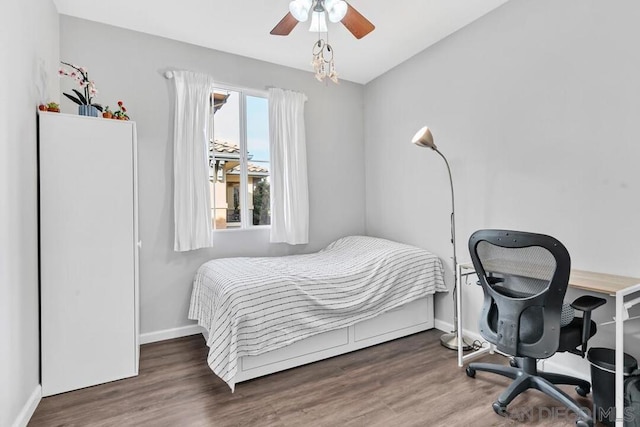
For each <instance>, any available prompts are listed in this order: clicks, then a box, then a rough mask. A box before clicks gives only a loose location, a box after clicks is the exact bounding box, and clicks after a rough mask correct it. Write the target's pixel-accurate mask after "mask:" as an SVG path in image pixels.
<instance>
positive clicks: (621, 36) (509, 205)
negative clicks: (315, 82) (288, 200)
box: [365, 0, 640, 357]
mask: <svg viewBox="0 0 640 427" xmlns="http://www.w3.org/2000/svg"><path fill="white" fill-rule="evenodd" d="M639 21H640V3H638V2H637V1H636V0H616V1H611V2H603V1H600V0H562V1H557V0H536V1H528V0H511V1H510V2H508V3H506V4H505V5H504V6H502V7H500V8H498V9H497V10H495V11H494V12H492V13H490V14H488V15H486V16H484V17H483V18H481V19H479V20H478V21H476V22H474V23H473V24H471V25H470V26H468V27H466V28H463V29H462V30H460V31H458V32H457V33H455V34H453V35H452V36H450V37H448V38H447V39H445V40H443V41H441V42H440V43H438V44H436V45H435V46H433V47H431V48H429V49H427V50H425V51H423V52H421V53H420V54H418V55H416V56H415V57H413V58H412V59H410V60H409V61H407V62H405V63H403V64H401V65H400V66H398V67H396V68H395V69H393V70H391V71H390V72H388V73H386V74H385V75H383V76H381V77H379V78H378V79H376V80H374V81H373V82H371V83H369V84H368V85H366V87H365V141H366V142H365V153H366V155H365V158H366V228H367V233H368V234H371V235H377V236H382V237H388V238H392V239H397V240H401V241H406V242H410V243H414V244H417V245H419V246H423V247H425V248H428V249H430V250H432V251H433V252H435V253H436V254H438V255H439V256H440V257H442V258H447V259H448V258H449V257H450V256H451V245H450V243H449V213H450V194H449V183H448V177H447V173H446V168H445V164H444V162H443V161H442V159H441V158H440V157H439V156H438V155H437V154H436V153H434V152H432V151H431V150H428V149H420V148H417V147H415V146H414V145H413V144H411V143H410V139H411V137H412V136H413V134H414V132H415V131H416V130H417V129H418V128H420V127H421V126H422V125H423V124H427V125H429V126H430V127H431V129H432V131H433V134H434V137H435V139H436V144H437V145H438V147H439V149H440V150H441V151H442V152H443V153H444V154H445V155H446V156H447V158H448V160H449V162H450V164H451V168H452V171H453V179H454V184H455V186H456V213H457V222H458V224H457V225H458V227H457V245H458V258H459V260H461V261H465V260H469V255H468V249H467V241H468V237H469V235H470V234H471V233H472V232H473V231H475V230H477V229H480V228H507V229H509V228H511V229H520V230H529V231H537V232H542V233H547V234H551V235H553V236H555V237H557V238H558V239H560V240H561V241H562V242H563V243H564V244H565V245H566V246H567V247H568V248H569V251H570V252H571V255H572V261H573V266H574V267H575V268H578V269H584V270H591V271H600V272H607V273H614V274H620V275H629V276H635V277H640V263H639V260H640V221H639V220H638V213H639V212H640V168H639V167H638V159H640V143H639V141H638V130H637V123H638V120H639V118H640V79H639V78H638V76H639V74H640V50H639V49H638V46H637V43H638V40H640V26H638V22H639ZM449 266H451V264H450V263H449ZM450 268H451V267H450ZM451 281H452V279H451V274H450V275H449V284H450V285H451ZM465 293H466V294H467V298H466V301H465V302H466V303H467V308H468V309H469V310H470V312H471V315H468V316H466V318H465V325H464V327H465V328H469V329H472V330H476V331H477V327H476V322H477V316H476V315H475V314H474V311H475V310H476V309H477V307H479V305H480V304H481V301H480V296H481V291H480V290H479V289H478V288H476V287H475V286H473V285H472V286H471V287H466V286H465ZM610 302H611V303H610V304H608V305H607V309H606V310H604V311H603V312H602V313H601V314H599V320H604V319H605V318H607V317H608V319H607V320H610V315H611V314H612V312H613V303H612V301H610ZM607 310H609V311H608V312H607ZM452 313H453V312H452V301H451V297H450V296H449V295H441V296H439V297H438V298H437V299H436V317H437V318H438V319H439V320H441V321H444V322H449V323H451V322H452V316H453V314H452ZM629 327H630V328H633V325H629ZM613 333H614V332H613V327H612V326H603V327H601V328H600V334H599V335H598V338H599V341H596V343H597V344H602V345H609V346H612V345H613ZM630 351H632V353H634V355H635V356H636V357H640V351H637V349H635V348H633V345H632V348H631V350H630Z"/></svg>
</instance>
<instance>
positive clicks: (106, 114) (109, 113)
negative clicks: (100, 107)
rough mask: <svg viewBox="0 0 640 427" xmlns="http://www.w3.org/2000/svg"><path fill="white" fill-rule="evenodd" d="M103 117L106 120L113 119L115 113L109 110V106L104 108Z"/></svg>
mask: <svg viewBox="0 0 640 427" xmlns="http://www.w3.org/2000/svg"><path fill="white" fill-rule="evenodd" d="M102 117H104V118H105V119H111V118H113V111H111V110H110V109H109V106H108V105H107V106H105V107H104V111H103V112H102Z"/></svg>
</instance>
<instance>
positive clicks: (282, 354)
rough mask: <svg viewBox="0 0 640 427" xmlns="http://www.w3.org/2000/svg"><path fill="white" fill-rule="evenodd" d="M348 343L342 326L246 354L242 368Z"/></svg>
mask: <svg viewBox="0 0 640 427" xmlns="http://www.w3.org/2000/svg"><path fill="white" fill-rule="evenodd" d="M347 344H349V329H348V328H342V329H337V330H335V331H329V332H324V333H322V334H318V335H314V336H312V337H310V338H307V339H304V340H302V341H297V342H294V343H293V344H291V345H289V346H287V347H284V348H279V349H277V350H273V351H270V352H268V353H264V354H261V355H259V356H246V357H243V358H242V370H243V371H246V370H249V369H256V368H260V367H262V366H266V365H270V364H272V363H281V362H283V361H286V360H288V359H294V358H297V357H301V356H305V355H308V354H312V353H317V352H321V351H323V352H325V351H327V350H329V349H331V348H334V347H340V346H344V345H347Z"/></svg>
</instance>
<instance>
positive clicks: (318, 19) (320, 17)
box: [309, 10, 329, 33]
mask: <svg viewBox="0 0 640 427" xmlns="http://www.w3.org/2000/svg"><path fill="white" fill-rule="evenodd" d="M309 31H311V32H314V33H326V32H327V31H329V30H328V29H327V19H326V17H325V14H324V11H322V12H316V11H315V10H314V11H313V13H312V14H311V26H310V27H309Z"/></svg>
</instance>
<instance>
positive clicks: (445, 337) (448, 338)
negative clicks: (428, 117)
mask: <svg viewBox="0 0 640 427" xmlns="http://www.w3.org/2000/svg"><path fill="white" fill-rule="evenodd" d="M433 151H435V152H436V153H438V154H439V155H440V157H442V160H444V163H445V164H446V165H447V172H448V173H449V184H451V244H452V245H453V332H451V333H447V334H442V336H441V337H440V343H441V344H442V345H443V346H445V347H447V348H450V349H451V350H458V301H457V299H458V294H457V291H458V275H457V274H456V268H458V257H457V253H456V206H455V197H454V194H453V178H452V177H451V168H450V167H449V162H448V161H447V158H446V157H445V156H444V154H442V153H441V152H440V150H438V149H437V148H434V149H433ZM462 348H463V350H470V349H471V346H470V345H469V344H468V343H467V342H466V341H465V339H464V337H462Z"/></svg>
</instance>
